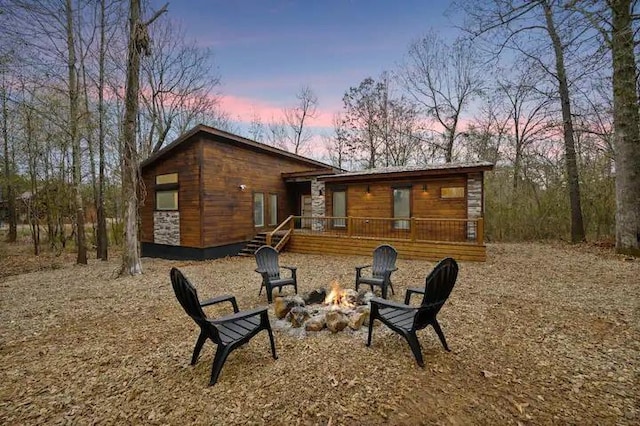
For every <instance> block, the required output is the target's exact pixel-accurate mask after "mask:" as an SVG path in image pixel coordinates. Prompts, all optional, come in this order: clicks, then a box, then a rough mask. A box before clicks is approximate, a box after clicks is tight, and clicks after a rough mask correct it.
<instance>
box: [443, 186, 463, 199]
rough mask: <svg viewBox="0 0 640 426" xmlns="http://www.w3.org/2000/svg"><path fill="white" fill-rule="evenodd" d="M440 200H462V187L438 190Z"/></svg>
mask: <svg viewBox="0 0 640 426" xmlns="http://www.w3.org/2000/svg"><path fill="white" fill-rule="evenodd" d="M440 198H464V186H452V187H445V188H440Z"/></svg>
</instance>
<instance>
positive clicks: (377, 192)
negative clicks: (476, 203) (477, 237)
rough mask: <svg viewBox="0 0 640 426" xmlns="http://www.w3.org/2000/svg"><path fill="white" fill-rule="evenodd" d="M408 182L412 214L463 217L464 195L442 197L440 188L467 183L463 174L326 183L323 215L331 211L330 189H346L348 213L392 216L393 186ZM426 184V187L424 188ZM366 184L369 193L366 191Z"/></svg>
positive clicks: (465, 212) (465, 200)
mask: <svg viewBox="0 0 640 426" xmlns="http://www.w3.org/2000/svg"><path fill="white" fill-rule="evenodd" d="M408 185H410V186H411V216H413V217H419V218H439V219H466V218H467V199H466V192H465V197H464V198H457V199H443V198H441V197H440V190H441V188H444V187H464V188H465V189H466V186H467V178H466V176H465V175H458V176H449V177H446V178H430V179H427V180H419V181H401V180H399V181H394V182H372V183H369V184H367V183H354V184H351V183H350V184H329V183H328V184H327V185H326V187H325V188H326V210H325V212H326V215H327V216H332V215H333V195H332V194H333V191H334V190H335V189H337V190H345V189H346V192H347V216H353V217H385V218H391V217H393V188H394V187H406V186H408ZM423 185H426V189H427V190H426V191H423V190H422V189H423ZM367 187H369V193H367Z"/></svg>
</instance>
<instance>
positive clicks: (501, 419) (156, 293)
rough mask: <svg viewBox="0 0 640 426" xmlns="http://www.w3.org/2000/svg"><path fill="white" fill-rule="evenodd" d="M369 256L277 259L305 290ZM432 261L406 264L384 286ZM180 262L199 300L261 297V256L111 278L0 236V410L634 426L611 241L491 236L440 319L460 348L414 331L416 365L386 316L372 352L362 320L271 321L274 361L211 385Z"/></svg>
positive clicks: (637, 266) (26, 414)
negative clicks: (185, 303) (419, 361)
mask: <svg viewBox="0 0 640 426" xmlns="http://www.w3.org/2000/svg"><path fill="white" fill-rule="evenodd" d="M368 260H369V259H367V258H364V257H342V258H340V257H329V256H312V255H300V254H292V253H286V252H285V253H283V254H282V255H281V263H282V264H288V265H297V266H298V267H299V283H300V289H299V290H300V292H301V293H302V292H306V291H310V290H312V289H314V288H317V287H321V286H324V287H326V286H327V285H328V283H329V282H330V281H331V279H333V278H337V279H338V280H340V281H341V282H342V283H343V284H344V285H345V286H353V279H354V266H355V265H359V264H363V263H366V262H367V261H368ZM433 265H434V263H433V262H424V261H409V260H402V259H401V260H399V262H398V266H399V270H398V272H396V273H395V274H394V276H393V278H394V280H393V281H394V287H395V289H396V294H395V296H392V298H393V299H394V300H396V301H401V300H402V299H403V296H404V289H405V288H406V287H409V286H419V285H421V284H422V283H424V278H425V276H426V274H427V273H428V272H429V271H430V270H431V268H432V267H433ZM172 266H176V267H178V268H180V269H181V270H182V271H183V272H184V273H185V275H186V276H187V277H188V278H189V279H190V280H191V281H192V283H193V284H194V285H195V286H196V287H197V289H198V293H199V294H200V296H201V297H202V298H205V297H208V296H213V295H219V294H222V293H231V294H234V295H236V297H237V299H238V303H239V305H240V308H241V309H248V308H252V307H257V306H261V305H265V304H266V297H265V295H264V293H263V294H262V296H260V297H258V289H259V283H260V279H259V276H258V274H256V273H255V272H254V268H255V266H254V260H253V259H252V258H237V257H236V258H227V259H220V260H214V261H205V262H184V261H167V260H154V259H144V260H143V267H144V270H145V274H144V275H142V276H138V277H128V278H118V279H116V278H114V271H116V270H117V269H118V260H117V259H115V260H113V261H109V262H101V261H97V260H92V261H90V264H89V265H88V266H78V265H73V257H72V256H67V257H56V258H51V257H48V256H41V257H40V258H39V259H36V260H34V258H33V257H32V256H29V255H27V254H25V253H24V250H17V248H16V247H15V246H7V245H6V244H5V245H4V246H2V247H0V283H1V284H0V303H1V310H0V324H2V332H1V333H0V374H1V376H2V378H3V379H2V381H1V384H0V422H1V423H2V424H20V425H22V424H42V423H73V424H88V423H99V424H114V423H116V424H139V423H144V424H181V425H182V424H208V425H211V424H225V425H236V424H238V425H240V424H242V425H244V424H301V425H306V424H321V425H328V424H331V425H343V424H344V425H358V424H362V425H377V424H407V425H413V424H444V425H450V424H451V425H457V424H460V425H466V424H581V425H582V424H622V425H624V424H638V423H640V412H639V408H638V407H639V401H640V398H639V396H640V390H639V387H638V386H639V384H638V377H639V373H640V362H639V359H640V357H639V352H640V339H639V328H640V321H639V318H638V303H639V300H640V278H639V277H640V260H638V259H633V258H625V257H623V256H618V255H615V254H613V252H612V251H611V250H610V249H606V248H598V247H590V246H584V245H582V246H568V245H564V244H561V243H551V244H547V243H535V244H491V245H489V246H488V261H487V262H485V263H472V262H461V263H460V274H459V277H458V282H457V284H456V287H455V288H454V290H453V292H452V294H451V297H450V299H449V301H448V302H447V303H446V304H445V306H444V307H443V309H442V311H441V312H440V314H439V320H440V323H441V325H442V328H443V330H444V332H445V334H446V336H447V340H448V343H449V346H450V347H451V349H452V351H451V352H445V351H444V350H443V348H442V346H441V345H440V343H439V341H438V339H437V336H436V335H435V333H434V332H433V330H432V329H430V328H429V329H426V330H423V331H420V332H419V334H418V337H419V340H420V342H421V344H422V350H423V354H424V358H425V364H426V367H425V368H424V369H421V368H419V367H418V366H417V365H416V363H415V361H414V359H413V357H412V354H411V351H410V350H409V346H408V345H407V343H406V342H405V341H403V340H402V339H401V338H400V337H399V336H398V335H395V334H392V333H391V332H389V331H388V330H386V329H385V328H384V326H378V327H376V329H375V331H374V335H373V344H372V346H371V347H366V346H365V334H364V333H361V332H357V333H354V332H351V333H345V332H342V333H340V334H335V335H333V334H331V333H330V332H328V331H326V330H325V331H323V332H320V333H317V334H314V335H309V336H306V337H304V338H300V337H299V336H294V335H292V334H291V333H290V332H287V331H284V330H276V331H275V338H276V347H277V351H278V355H279V359H278V360H273V359H272V358H271V356H270V351H269V345H268V339H267V335H266V333H261V334H259V335H258V336H256V337H255V338H254V339H253V340H251V341H250V342H249V344H248V345H246V346H244V347H243V348H240V349H238V350H236V351H234V352H233V353H232V354H231V356H230V357H229V359H228V360H227V362H226V364H225V366H224V368H223V370H222V374H221V376H220V379H219V381H218V383H217V384H216V385H215V386H213V387H209V386H207V384H208V380H209V374H210V368H211V361H212V357H213V351H214V346H213V345H212V344H211V343H210V342H208V343H207V344H206V345H205V348H204V350H203V353H202V355H201V357H200V360H199V361H198V363H197V364H196V365H195V366H194V367H193V366H190V365H189V361H190V357H191V351H192V349H193V345H194V343H195V339H196V337H197V332H198V331H197V328H196V325H195V323H194V322H193V321H191V319H190V318H188V317H187V316H186V314H185V313H184V311H183V310H182V308H181V307H180V305H179V304H178V302H177V300H176V298H175V296H174V294H173V291H172V289H171V285H170V282H169V269H170V268H171V267H172ZM26 270H31V271H32V272H26ZM288 291H289V290H287V292H288ZM224 310H225V308H216V309H213V310H210V311H209V313H210V314H211V315H219V314H222V313H223V311H224Z"/></svg>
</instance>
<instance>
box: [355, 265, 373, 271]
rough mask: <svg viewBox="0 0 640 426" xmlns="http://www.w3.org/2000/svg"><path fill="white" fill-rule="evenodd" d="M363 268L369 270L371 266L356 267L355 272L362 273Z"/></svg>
mask: <svg viewBox="0 0 640 426" xmlns="http://www.w3.org/2000/svg"><path fill="white" fill-rule="evenodd" d="M365 268H371V265H362V266H356V271H362V270H363V269H365Z"/></svg>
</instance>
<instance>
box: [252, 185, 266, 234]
mask: <svg viewBox="0 0 640 426" xmlns="http://www.w3.org/2000/svg"><path fill="white" fill-rule="evenodd" d="M253 225H254V226H255V227H256V228H258V227H261V226H264V194H263V193H262V192H254V193H253Z"/></svg>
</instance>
